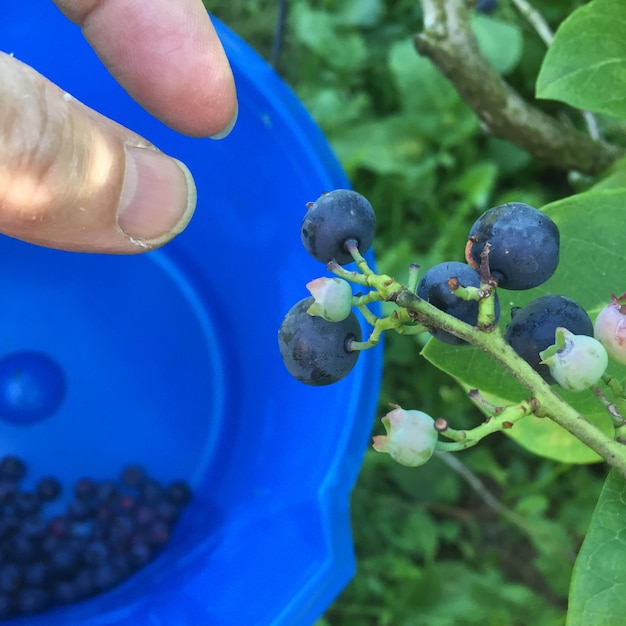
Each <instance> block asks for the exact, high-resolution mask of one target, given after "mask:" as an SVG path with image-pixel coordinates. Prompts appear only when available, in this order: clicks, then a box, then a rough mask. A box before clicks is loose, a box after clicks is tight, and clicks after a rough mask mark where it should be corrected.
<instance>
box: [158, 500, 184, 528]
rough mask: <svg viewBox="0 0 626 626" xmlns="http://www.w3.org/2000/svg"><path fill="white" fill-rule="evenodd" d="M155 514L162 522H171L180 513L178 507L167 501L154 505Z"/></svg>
mask: <svg viewBox="0 0 626 626" xmlns="http://www.w3.org/2000/svg"><path fill="white" fill-rule="evenodd" d="M156 515H157V516H158V517H159V518H160V519H162V520H163V521H164V522H167V523H169V524H172V523H173V522H175V521H176V520H177V519H178V517H179V515H180V507H178V506H176V505H175V504H173V503H172V502H168V501H163V502H159V504H157V505H156Z"/></svg>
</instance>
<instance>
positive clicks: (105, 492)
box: [95, 480, 119, 502]
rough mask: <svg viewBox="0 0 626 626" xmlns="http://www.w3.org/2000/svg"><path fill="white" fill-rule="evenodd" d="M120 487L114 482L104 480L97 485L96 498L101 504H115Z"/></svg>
mask: <svg viewBox="0 0 626 626" xmlns="http://www.w3.org/2000/svg"><path fill="white" fill-rule="evenodd" d="M118 493H119V487H118V485H117V484H116V483H115V481H113V480H102V481H100V482H99V483H98V484H97V485H96V490H95V497H96V499H97V500H98V501H100V502H113V501H114V500H115V498H116V497H117V494H118Z"/></svg>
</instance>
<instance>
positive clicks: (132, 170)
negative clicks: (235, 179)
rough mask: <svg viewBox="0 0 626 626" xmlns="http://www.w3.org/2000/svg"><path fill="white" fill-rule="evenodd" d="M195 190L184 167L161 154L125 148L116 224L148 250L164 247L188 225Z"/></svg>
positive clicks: (193, 205) (194, 206)
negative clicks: (147, 247)
mask: <svg viewBox="0 0 626 626" xmlns="http://www.w3.org/2000/svg"><path fill="white" fill-rule="evenodd" d="M195 208H196V186H195V183H194V182H193V178H192V176H191V172H190V171H189V170H188V169H187V167H186V166H185V165H184V164H183V163H181V162H180V161H178V160H177V159H172V158H170V157H168V156H166V155H165V154H163V153H161V152H155V151H154V150H147V149H144V148H136V147H133V146H127V147H126V172H125V176H124V186H123V188H122V195H121V198H120V207H119V211H118V215H117V223H118V225H119V227H120V228H121V229H122V231H124V233H125V234H126V235H128V236H129V237H131V238H132V239H134V240H136V241H137V242H139V243H143V244H145V245H149V246H157V245H160V244H163V243H165V242H167V241H169V240H170V239H172V238H173V237H175V236H176V235H178V234H179V233H180V232H182V231H183V230H184V228H185V226H187V224H188V223H189V220H190V219H191V216H192V215H193V212H194V210H195Z"/></svg>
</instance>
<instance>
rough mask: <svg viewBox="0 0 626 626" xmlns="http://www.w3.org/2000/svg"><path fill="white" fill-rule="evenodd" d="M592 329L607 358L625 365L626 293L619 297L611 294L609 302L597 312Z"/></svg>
mask: <svg viewBox="0 0 626 626" xmlns="http://www.w3.org/2000/svg"><path fill="white" fill-rule="evenodd" d="M593 331H594V335H595V337H596V339H597V340H598V341H599V342H600V343H601V344H602V345H603V346H604V347H605V348H606V351H607V352H608V354H609V358H611V359H612V360H613V361H616V362H617V363H622V364H623V365H626V293H624V294H623V295H621V296H620V297H619V298H618V297H616V296H615V295H614V294H611V302H609V304H607V305H606V306H605V307H604V308H603V309H602V310H601V311H600V313H598V317H597V318H596V322H595V325H594V328H593Z"/></svg>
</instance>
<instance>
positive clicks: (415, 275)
mask: <svg viewBox="0 0 626 626" xmlns="http://www.w3.org/2000/svg"><path fill="white" fill-rule="evenodd" d="M419 277H420V266H419V265H418V264H417V263H411V265H409V276H408V278H407V281H406V288H407V289H408V290H409V291H411V292H413V293H415V292H416V291H417V284H418V283H419Z"/></svg>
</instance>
